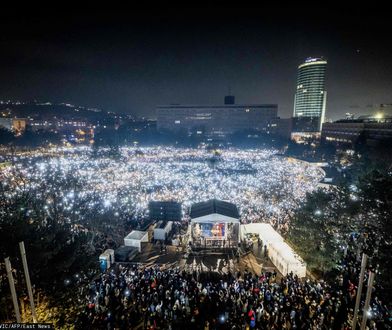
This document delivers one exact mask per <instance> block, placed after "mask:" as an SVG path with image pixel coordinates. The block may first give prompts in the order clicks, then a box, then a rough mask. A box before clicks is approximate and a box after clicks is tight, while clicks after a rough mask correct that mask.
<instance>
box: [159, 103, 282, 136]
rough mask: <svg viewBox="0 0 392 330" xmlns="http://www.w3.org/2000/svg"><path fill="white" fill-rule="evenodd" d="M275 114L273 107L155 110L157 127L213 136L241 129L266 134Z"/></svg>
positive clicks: (245, 106) (265, 105) (276, 110)
mask: <svg viewBox="0 0 392 330" xmlns="http://www.w3.org/2000/svg"><path fill="white" fill-rule="evenodd" d="M277 114H278V106H277V105H276V104H257V105H250V104H249V105H237V104H224V105H163V106H158V107H157V128H158V130H159V131H170V132H181V131H182V132H185V133H187V134H203V135H206V136H216V137H217V136H222V137H224V136H226V135H228V134H232V133H234V132H239V131H244V130H257V131H260V132H265V133H268V132H269V127H270V126H271V123H272V122H273V121H276V119H277V118H278V116H277Z"/></svg>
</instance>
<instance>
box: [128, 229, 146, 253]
mask: <svg viewBox="0 0 392 330" xmlns="http://www.w3.org/2000/svg"><path fill="white" fill-rule="evenodd" d="M142 242H148V232H146V231H140V230H132V231H131V232H130V233H129V234H128V235H127V236H126V237H125V238H124V245H125V246H133V247H136V248H138V250H139V252H141V251H142Z"/></svg>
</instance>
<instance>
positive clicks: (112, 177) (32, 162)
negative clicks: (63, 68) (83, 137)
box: [0, 147, 323, 228]
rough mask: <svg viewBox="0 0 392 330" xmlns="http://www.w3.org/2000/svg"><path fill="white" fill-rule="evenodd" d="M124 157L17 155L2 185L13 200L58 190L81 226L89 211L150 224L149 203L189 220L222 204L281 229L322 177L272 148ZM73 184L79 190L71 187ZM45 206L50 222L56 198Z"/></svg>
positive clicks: (132, 152) (144, 152)
mask: <svg viewBox="0 0 392 330" xmlns="http://www.w3.org/2000/svg"><path fill="white" fill-rule="evenodd" d="M120 153H121V155H120V158H116V159H114V158H111V157H108V156H105V155H101V156H99V157H94V155H93V152H91V150H89V149H86V148H83V147H81V148H74V149H57V150H55V151H52V152H51V153H50V156H47V153H46V154H41V153H39V152H37V153H33V154H28V155H19V156H14V157H13V159H12V163H13V164H12V165H11V166H9V167H7V168H5V169H2V171H1V173H0V175H1V178H2V184H3V185H6V184H10V185H14V187H15V189H14V191H13V192H12V193H10V194H9V197H10V198H13V197H14V195H15V194H21V193H23V191H26V190H33V191H36V194H35V197H36V198H46V196H47V195H50V192H51V191H53V192H54V193H55V195H56V198H57V199H60V202H59V203H57V204H56V205H57V206H61V207H63V208H64V209H65V210H68V211H70V212H71V211H72V219H71V216H70V219H68V220H69V222H72V223H76V224H80V223H83V222H84V220H86V218H88V217H89V216H90V215H89V213H88V210H89V209H98V210H99V212H101V213H105V212H106V211H107V210H110V209H112V210H115V212H114V216H117V217H121V216H124V215H125V216H126V217H131V218H133V219H138V220H140V219H143V218H147V217H148V202H149V201H151V200H176V201H179V202H181V203H182V205H183V209H184V214H186V211H187V209H188V208H189V206H190V205H191V204H193V203H197V202H200V201H204V200H207V199H210V198H217V199H221V200H227V201H230V202H232V203H235V204H236V205H237V206H238V207H239V210H240V215H241V221H242V222H243V223H245V222H254V221H256V222H260V221H263V222H270V223H272V224H273V225H274V226H275V228H277V227H279V226H280V227H283V226H285V225H286V224H287V220H288V219H289V216H290V213H291V212H292V211H293V210H294V209H295V208H296V207H297V205H298V203H300V202H301V201H303V200H304V198H305V195H306V193H307V192H310V191H312V190H314V189H316V188H317V183H318V182H319V181H320V180H321V179H322V177H323V172H322V170H321V169H320V168H318V167H316V166H313V165H310V164H308V163H305V162H302V161H298V160H293V159H287V158H284V157H280V156H279V155H277V151H274V150H269V149H265V150H238V149H229V150H224V151H223V152H222V153H221V155H219V156H216V155H212V154H211V152H209V151H207V150H205V149H175V148H162V147H154V148H143V149H135V148H122V149H120ZM15 173H17V174H18V175H19V177H20V179H15V176H16V175H15ZM68 177H72V178H74V179H76V180H78V181H79V183H80V184H79V185H78V186H77V187H73V186H72V185H70V184H69V182H68V181H69V180H68V179H67V178H68ZM67 180H68V181H67ZM43 187H44V190H45V191H44V192H42V188H43ZM56 202H58V201H57V200H56ZM45 203H46V205H44V209H45V210H46V212H47V214H48V216H50V214H51V212H53V210H52V208H53V205H54V201H53V198H51V197H48V198H47V199H46V200H45ZM82 206H83V207H82ZM73 211H75V212H73ZM25 212H26V213H27V214H28V212H29V209H26V210H25Z"/></svg>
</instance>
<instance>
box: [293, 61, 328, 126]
mask: <svg viewBox="0 0 392 330" xmlns="http://www.w3.org/2000/svg"><path fill="white" fill-rule="evenodd" d="M326 67H327V61H325V60H323V59H322V58H311V57H309V58H307V59H306V61H305V62H304V63H302V64H300V65H299V66H298V78H297V91H296V93H295V99H294V122H295V124H294V130H295V131H297V132H320V131H321V125H322V123H323V122H324V117H325V109H326V103H327V91H326V90H325V70H326Z"/></svg>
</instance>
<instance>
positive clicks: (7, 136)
mask: <svg viewBox="0 0 392 330" xmlns="http://www.w3.org/2000/svg"><path fill="white" fill-rule="evenodd" d="M14 140H15V137H14V134H12V132H11V131H9V130H8V129H6V128H3V127H0V145H7V144H10V143H11V142H13V141H14Z"/></svg>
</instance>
